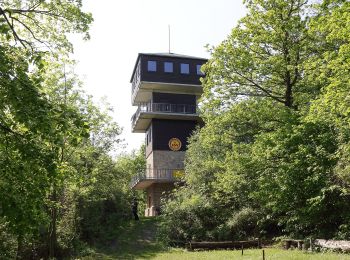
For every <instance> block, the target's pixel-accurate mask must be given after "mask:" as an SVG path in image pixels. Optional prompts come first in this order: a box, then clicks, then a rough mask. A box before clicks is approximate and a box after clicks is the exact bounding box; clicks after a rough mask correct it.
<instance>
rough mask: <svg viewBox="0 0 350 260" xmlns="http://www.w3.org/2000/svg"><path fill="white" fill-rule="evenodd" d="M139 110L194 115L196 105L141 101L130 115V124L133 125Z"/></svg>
mask: <svg viewBox="0 0 350 260" xmlns="http://www.w3.org/2000/svg"><path fill="white" fill-rule="evenodd" d="M141 112H158V113H175V114H188V115H190V114H192V115H196V114H197V111H196V106H195V105H188V104H170V103H152V102H148V103H141V104H139V106H138V108H137V110H136V112H135V114H134V115H133V116H132V117H131V121H132V126H134V125H135V123H136V121H137V119H138V117H139V116H140V113H141Z"/></svg>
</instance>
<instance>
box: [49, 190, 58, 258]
mask: <svg viewBox="0 0 350 260" xmlns="http://www.w3.org/2000/svg"><path fill="white" fill-rule="evenodd" d="M51 202H53V203H54V204H55V205H54V206H53V207H52V208H51V222H50V227H49V238H48V244H49V245H48V246H49V258H54V257H55V256H56V255H55V254H56V245H57V227H56V222H57V208H56V202H57V192H56V185H54V187H53V192H52V199H51Z"/></svg>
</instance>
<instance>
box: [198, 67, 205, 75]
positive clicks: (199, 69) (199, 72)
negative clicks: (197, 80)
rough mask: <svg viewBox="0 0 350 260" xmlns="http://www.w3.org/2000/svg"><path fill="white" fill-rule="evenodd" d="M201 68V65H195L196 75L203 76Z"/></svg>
mask: <svg viewBox="0 0 350 260" xmlns="http://www.w3.org/2000/svg"><path fill="white" fill-rule="evenodd" d="M201 68H202V65H197V75H204V73H203V72H202V70H201Z"/></svg>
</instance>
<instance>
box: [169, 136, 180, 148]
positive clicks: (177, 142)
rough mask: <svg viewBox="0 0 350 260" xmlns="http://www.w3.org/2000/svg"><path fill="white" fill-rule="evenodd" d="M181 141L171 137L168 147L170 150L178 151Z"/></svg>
mask: <svg viewBox="0 0 350 260" xmlns="http://www.w3.org/2000/svg"><path fill="white" fill-rule="evenodd" d="M181 145H182V144H181V141H180V139H178V138H171V139H170V140H169V148H170V150H172V151H178V150H180V149H181Z"/></svg>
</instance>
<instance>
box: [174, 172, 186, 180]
mask: <svg viewBox="0 0 350 260" xmlns="http://www.w3.org/2000/svg"><path fill="white" fill-rule="evenodd" d="M183 177H185V171H184V170H173V178H174V179H182V178H183Z"/></svg>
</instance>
